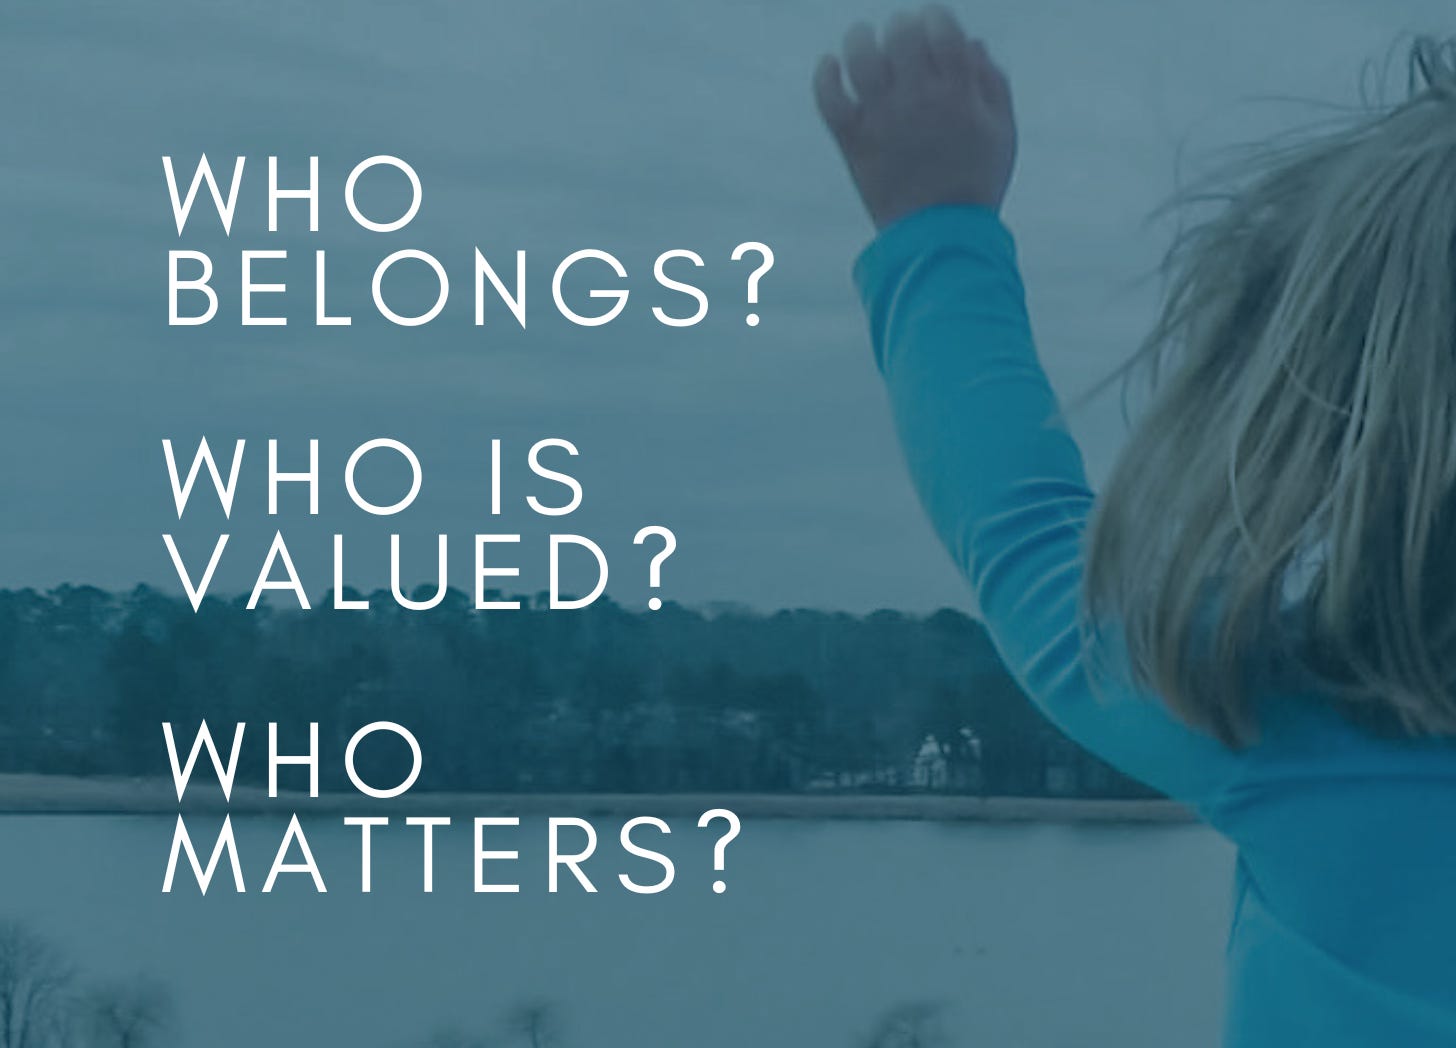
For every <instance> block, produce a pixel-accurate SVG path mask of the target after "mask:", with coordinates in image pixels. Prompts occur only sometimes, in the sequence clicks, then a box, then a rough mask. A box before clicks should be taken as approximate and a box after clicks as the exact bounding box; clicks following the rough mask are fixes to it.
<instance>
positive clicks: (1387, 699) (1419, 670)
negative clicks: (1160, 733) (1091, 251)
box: [1085, 39, 1456, 745]
mask: <svg viewBox="0 0 1456 1048" xmlns="http://www.w3.org/2000/svg"><path fill="white" fill-rule="evenodd" d="M1202 199H1207V198H1206V196H1205V197H1202ZM1221 199H1222V200H1223V204H1222V207H1221V208H1220V210H1219V211H1218V212H1217V214H1215V215H1214V216H1213V217H1212V218H1211V219H1209V220H1207V221H1204V222H1202V223H1200V224H1198V225H1196V226H1193V227H1192V228H1189V229H1187V230H1186V231H1184V232H1183V233H1182V234H1181V235H1180V236H1179V238H1178V239H1177V242H1176V243H1175V245H1174V247H1173V249H1172V250H1171V251H1170V252H1169V255H1168V257H1167V259H1166V260H1165V272H1166V274H1167V276H1168V278H1169V287H1168V292H1167V297H1166V301H1165V304H1164V306H1163V310H1162V313H1161V316H1160V318H1159V320H1158V322H1157V325H1156V326H1155V328H1154V330H1153V331H1152V333H1151V335H1150V336H1149V337H1148V339H1147V341H1146V343H1145V344H1144V346H1143V348H1142V350H1141V351H1140V353H1139V356H1138V358H1137V359H1138V360H1140V361H1142V362H1144V363H1146V364H1149V365H1150V366H1151V369H1152V373H1153V375H1154V377H1155V381H1156V383H1157V394H1156V397H1155V398H1154V400H1153V402H1152V403H1151V405H1150V406H1149V410H1148V412H1147V414H1146V415H1145V416H1144V417H1143V418H1142V419H1141V420H1140V421H1139V423H1138V424H1137V426H1136V427H1135V428H1134V431H1133V433H1132V435H1131V438H1130V442H1129V443H1128V445H1127V447H1126V448H1125V449H1124V451H1123V452H1122V454H1121V456H1120V458H1119V460H1118V462H1117V463H1116V465H1115V467H1114V470H1113V473H1112V475H1111V478H1110V481H1109V483H1108V484H1107V486H1106V488H1105V491H1104V493H1103V496H1102V498H1101V500H1100V502H1099V506H1098V509H1097V511H1096V513H1095V516H1094V519H1093V522H1092V527H1091V533H1090V536H1089V543H1090V545H1089V551H1088V554H1089V555H1088V567H1087V576H1086V588H1085V612H1086V616H1087V621H1088V623H1089V624H1090V626H1091V627H1092V629H1093V631H1094V632H1101V631H1102V630H1103V628H1104V627H1107V626H1113V627H1115V629H1116V632H1117V634H1118V637H1119V640H1120V641H1121V644H1122V646H1123V647H1124V648H1125V650H1126V654H1127V656H1128V658H1129V665H1130V668H1131V671H1132V673H1133V675H1134V677H1135V678H1136V680H1137V681H1138V683H1139V684H1141V685H1142V686H1145V687H1147V688H1148V689H1150V690H1152V691H1155V692H1156V693H1158V694H1159V695H1161V696H1162V697H1163V699H1164V700H1165V701H1166V702H1167V703H1168V704H1169V705H1170V706H1171V708H1172V709H1173V710H1174V711H1175V712H1176V713H1178V714H1179V715H1180V716H1181V717H1182V718H1183V719H1185V720H1186V721H1188V722H1190V723H1192V724H1195V725H1197V726H1200V727H1202V728H1205V729H1206V730H1209V731H1211V732H1212V733H1214V734H1216V735H1217V736H1218V737H1219V738H1221V739H1223V740H1224V741H1225V742H1227V743H1229V744H1231V745H1234V744H1240V743H1246V742H1249V741H1251V740H1252V739H1253V738H1254V737H1255V735H1256V733H1257V718H1256V717H1255V715H1254V711H1253V709H1252V703H1251V700H1250V694H1251V683H1252V680H1253V678H1254V677H1255V676H1256V675H1257V674H1258V673H1259V672H1261V669H1260V668H1261V667H1266V666H1268V665H1270V664H1271V663H1270V656H1271V655H1272V656H1275V657H1276V658H1280V659H1282V658H1283V657H1284V656H1290V657H1291V660H1290V661H1289V662H1288V664H1290V665H1297V666H1298V667H1300V669H1301V672H1303V671H1305V670H1310V671H1313V673H1314V676H1315V679H1317V680H1318V682H1319V683H1320V685H1321V686H1322V687H1323V688H1325V689H1327V690H1328V691H1329V693H1330V694H1332V695H1334V696H1335V697H1336V701H1337V703H1338V704H1339V705H1341V706H1342V707H1344V708H1346V709H1349V710H1353V711H1356V712H1358V713H1361V714H1368V715H1369V716H1370V718H1371V719H1373V720H1376V721H1380V722H1383V723H1389V724H1391V725H1394V726H1398V727H1399V728H1400V729H1401V730H1403V731H1406V732H1410V733H1414V734H1443V735H1444V734H1452V733H1456V46H1453V43H1452V42H1446V43H1437V42H1435V41H1432V40H1429V39H1422V40H1419V41H1417V43H1416V44H1415V46H1414V48H1413V49H1412V52H1411V57H1410V90H1409V94H1408V97H1407V98H1406V99H1405V100H1403V101H1402V102H1400V103H1398V104H1395V105H1393V106H1386V107H1382V108H1379V109H1377V110H1376V111H1375V112H1373V113H1372V112H1365V113H1362V114H1361V115H1359V116H1357V117H1356V118H1354V119H1352V120H1345V121H1343V122H1342V126H1340V127H1338V128H1337V129H1335V130H1333V131H1330V130H1328V129H1325V130H1322V131H1320V132H1319V133H1318V134H1315V135H1312V136H1304V137H1301V138H1300V139H1299V140H1297V141H1286V143H1285V144H1283V145H1277V146H1275V147H1272V148H1267V149H1265V150H1264V151H1263V152H1262V153H1261V154H1260V157H1259V160H1258V162H1256V163H1254V164H1253V165H1251V166H1248V167H1246V168H1245V169H1244V174H1243V177H1242V179H1241V180H1240V182H1239V183H1238V184H1237V185H1236V186H1235V188H1234V189H1233V190H1232V191H1230V192H1228V193H1227V194H1226V196H1223V197H1221Z"/></svg>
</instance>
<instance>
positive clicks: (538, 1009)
mask: <svg viewBox="0 0 1456 1048" xmlns="http://www.w3.org/2000/svg"><path fill="white" fill-rule="evenodd" d="M559 1027H560V1023H559V1021H558V1017H557V1012H556V1008H555V1007H554V1006H553V1005H552V1004H551V1003H550V1002H549V1001H526V1002H524V1003H522V1004H518V1005H516V1006H515V1007H514V1008H512V1009H511V1011H510V1012H509V1013H508V1014H507V1016H506V1031H507V1032H508V1033H509V1034H510V1035H511V1036H512V1037H515V1038H519V1040H520V1042H521V1043H522V1044H524V1045H526V1046H527V1048H554V1046H556V1045H557V1044H559V1043H560V1029H559Z"/></svg>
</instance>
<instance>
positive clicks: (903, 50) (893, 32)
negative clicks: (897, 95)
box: [885, 11, 930, 79]
mask: <svg viewBox="0 0 1456 1048" xmlns="http://www.w3.org/2000/svg"><path fill="white" fill-rule="evenodd" d="M885 56H886V57H887V58H888V59H889V61H890V73H891V76H897V77H902V78H905V79H908V78H909V77H911V76H912V75H914V73H915V72H916V71H917V70H923V69H924V68H925V67H926V66H928V65H929V64H930V41H929V40H928V39H926V35H925V25H924V22H923V21H922V20H921V19H920V18H919V17H918V16H916V15H912V14H908V13H906V12H904V11H901V12H899V13H897V14H895V15H893V16H892V17H891V18H890V22H889V24H888V25H887V26H885Z"/></svg>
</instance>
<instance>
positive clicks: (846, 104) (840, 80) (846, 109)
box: [814, 55, 859, 138]
mask: <svg viewBox="0 0 1456 1048" xmlns="http://www.w3.org/2000/svg"><path fill="white" fill-rule="evenodd" d="M814 101H815V102H816V103H817V104H818V106H819V115H820V116H822V117H823V118H824V123H826V124H827V125H829V130H830V131H833V132H834V134H835V136H836V137H838V138H843V137H844V136H845V135H846V134H848V133H849V129H850V127H851V126H853V124H854V121H855V117H856V116H857V115H858V112H859V107H858V106H857V105H855V102H854V99H852V98H850V97H849V92H848V91H846V90H845V89H844V75H843V72H842V71H841V69H840V67H839V59H837V58H835V57H834V56H833V55H825V56H824V57H823V58H821V59H819V65H818V66H816V67H815V69H814Z"/></svg>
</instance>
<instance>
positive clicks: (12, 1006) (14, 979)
mask: <svg viewBox="0 0 1456 1048" xmlns="http://www.w3.org/2000/svg"><path fill="white" fill-rule="evenodd" d="M74 981H75V977H74V974H73V972H72V969H71V966H70V965H69V964H68V963H67V962H66V960H65V958H64V957H62V956H61V953H60V951H59V950H57V949H56V948H55V947H54V946H53V945H51V943H50V942H49V941H48V940H46V939H44V938H42V937H41V936H40V935H38V934H37V933H36V932H34V931H33V930H31V928H30V927H29V926H28V925H25V924H22V923H21V922H19V921H13V920H6V921H0V1048H58V1046H61V1045H64V1044H65V1042H66V1026H67V1023H66V1017H67V1015H68V1013H69V1008H68V1005H69V1003H70V1002H69V997H70V992H71V986H72V984H73V982H74Z"/></svg>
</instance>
